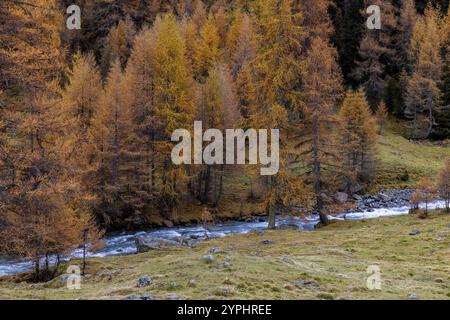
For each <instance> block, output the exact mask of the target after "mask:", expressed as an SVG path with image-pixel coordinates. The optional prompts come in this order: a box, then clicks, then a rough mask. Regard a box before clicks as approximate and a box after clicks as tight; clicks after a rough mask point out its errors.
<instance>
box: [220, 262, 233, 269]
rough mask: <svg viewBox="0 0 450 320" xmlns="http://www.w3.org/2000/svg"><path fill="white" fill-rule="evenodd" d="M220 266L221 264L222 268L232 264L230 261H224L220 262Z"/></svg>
mask: <svg viewBox="0 0 450 320" xmlns="http://www.w3.org/2000/svg"><path fill="white" fill-rule="evenodd" d="M222 266H223V267H224V268H230V267H232V266H233V264H232V263H231V262H228V261H225V262H224V263H223V264H222Z"/></svg>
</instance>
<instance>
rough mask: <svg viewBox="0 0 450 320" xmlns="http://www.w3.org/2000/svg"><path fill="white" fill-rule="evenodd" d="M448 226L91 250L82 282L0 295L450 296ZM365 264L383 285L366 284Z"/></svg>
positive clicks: (337, 226)
mask: <svg viewBox="0 0 450 320" xmlns="http://www.w3.org/2000/svg"><path fill="white" fill-rule="evenodd" d="M413 231H414V232H413ZM449 235H450V215H448V214H444V213H440V212H433V213H432V214H431V215H430V218H429V219H425V220H421V219H418V218H417V216H414V215H402V216H396V217H383V218H377V219H363V220H350V221H336V223H333V224H331V225H329V226H327V227H325V228H321V229H318V230H316V231H314V232H298V231H295V230H275V231H267V230H265V231H261V230H259V231H252V232H248V233H246V234H235V235H233V236H230V237H222V238H215V239H209V240H206V241H203V242H200V243H199V244H198V245H197V246H195V247H171V248H166V249H164V250H153V251H149V252H146V253H142V254H132V255H125V256H112V257H107V258H90V259H89V260H88V266H87V275H86V276H85V277H83V278H82V281H81V289H80V290H67V288H66V285H65V281H64V280H65V279H67V278H65V277H64V275H63V276H60V277H58V278H56V279H54V280H52V281H50V282H48V283H40V284H30V283H26V282H21V281H20V280H19V282H17V280H16V281H14V277H6V278H0V279H1V280H0V298H3V299H10V298H24V299H39V298H46V299H450V296H449V290H448V288H449V284H450V276H449V275H450V264H449V261H450V237H449ZM78 263H80V261H79V260H77V259H73V260H72V261H71V262H70V264H78ZM371 265H372V266H373V265H376V266H378V267H379V268H380V272H381V290H369V289H368V288H367V277H368V274H367V272H366V271H367V268H368V267H369V266H371ZM64 267H66V265H65V266H62V268H64ZM16 279H20V277H17V278H16Z"/></svg>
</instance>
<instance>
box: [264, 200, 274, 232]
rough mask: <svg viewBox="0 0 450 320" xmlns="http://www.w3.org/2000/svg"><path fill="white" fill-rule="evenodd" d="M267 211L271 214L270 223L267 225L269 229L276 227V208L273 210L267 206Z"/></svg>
mask: <svg viewBox="0 0 450 320" xmlns="http://www.w3.org/2000/svg"><path fill="white" fill-rule="evenodd" d="M266 211H267V213H268V214H269V224H268V226H267V228H268V229H271V230H274V229H275V210H271V208H270V206H267V208H266Z"/></svg>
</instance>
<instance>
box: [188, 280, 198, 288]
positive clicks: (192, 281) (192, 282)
mask: <svg viewBox="0 0 450 320" xmlns="http://www.w3.org/2000/svg"><path fill="white" fill-rule="evenodd" d="M187 287H188V288H195V287H197V281H195V280H194V279H191V280H189V281H188V283H187Z"/></svg>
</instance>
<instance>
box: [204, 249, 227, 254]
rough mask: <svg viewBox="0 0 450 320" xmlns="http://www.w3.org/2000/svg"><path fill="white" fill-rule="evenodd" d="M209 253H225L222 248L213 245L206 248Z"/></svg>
mask: <svg viewBox="0 0 450 320" xmlns="http://www.w3.org/2000/svg"><path fill="white" fill-rule="evenodd" d="M208 253H209V254H219V253H225V251H224V250H223V249H222V248H219V247H214V248H211V249H209V250H208Z"/></svg>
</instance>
